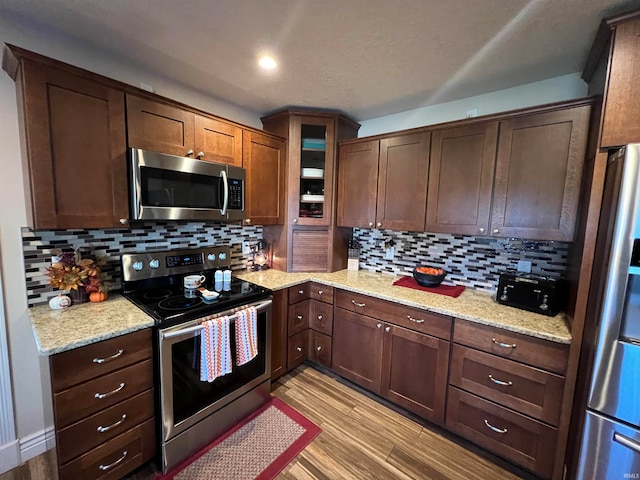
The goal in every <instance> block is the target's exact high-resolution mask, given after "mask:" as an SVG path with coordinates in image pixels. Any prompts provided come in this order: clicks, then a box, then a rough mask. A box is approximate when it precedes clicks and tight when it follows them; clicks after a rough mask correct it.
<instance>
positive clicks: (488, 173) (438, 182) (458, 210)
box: [425, 122, 498, 235]
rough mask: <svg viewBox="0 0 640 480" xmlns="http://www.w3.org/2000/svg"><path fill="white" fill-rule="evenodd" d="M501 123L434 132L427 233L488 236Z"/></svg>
mask: <svg viewBox="0 0 640 480" xmlns="http://www.w3.org/2000/svg"><path fill="white" fill-rule="evenodd" d="M497 141H498V122H490V123H482V124H479V125H467V126H464V127H457V128H449V129H446V130H438V131H435V132H433V134H432V137H431V159H430V167H429V196H428V200H427V217H426V226H425V230H426V231H428V232H442V233H458V234H462V235H486V234H487V233H488V229H489V211H490V208H491V192H492V187H493V172H494V166H495V158H496V146H497Z"/></svg>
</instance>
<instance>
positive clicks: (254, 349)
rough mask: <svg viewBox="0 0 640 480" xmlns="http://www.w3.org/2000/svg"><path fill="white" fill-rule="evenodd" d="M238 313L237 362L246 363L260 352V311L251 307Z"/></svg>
mask: <svg viewBox="0 0 640 480" xmlns="http://www.w3.org/2000/svg"><path fill="white" fill-rule="evenodd" d="M236 315H237V316H236V364H237V365H244V364H245V363H248V362H250V361H251V360H253V358H254V357H255V356H256V355H257V354H258V311H257V310H256V308H255V307H249V308H245V309H244V310H240V311H239V312H238V313H237V314H236Z"/></svg>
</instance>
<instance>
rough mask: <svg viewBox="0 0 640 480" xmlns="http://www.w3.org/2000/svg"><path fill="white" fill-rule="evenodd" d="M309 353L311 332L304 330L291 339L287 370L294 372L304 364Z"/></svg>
mask: <svg viewBox="0 0 640 480" xmlns="http://www.w3.org/2000/svg"><path fill="white" fill-rule="evenodd" d="M308 352H309V330H303V331H302V332H300V333H297V334H295V335H293V336H291V337H289V348H288V354H287V369H288V370H293V369H294V368H296V367H297V366H298V365H300V364H302V362H304V361H305V360H306V358H307V355H308Z"/></svg>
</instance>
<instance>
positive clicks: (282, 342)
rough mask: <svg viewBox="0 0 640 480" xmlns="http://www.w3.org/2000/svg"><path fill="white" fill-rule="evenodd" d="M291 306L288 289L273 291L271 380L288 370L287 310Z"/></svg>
mask: <svg viewBox="0 0 640 480" xmlns="http://www.w3.org/2000/svg"><path fill="white" fill-rule="evenodd" d="M288 307H289V301H288V291H287V289H286V288H285V289H282V290H276V291H275V292H273V313H272V321H271V323H272V339H271V381H274V380H276V379H277V378H278V377H280V376H281V375H283V374H284V373H285V372H286V371H287V349H288V341H287V340H288V338H287V310H288Z"/></svg>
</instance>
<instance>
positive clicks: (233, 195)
mask: <svg viewBox="0 0 640 480" xmlns="http://www.w3.org/2000/svg"><path fill="white" fill-rule="evenodd" d="M243 187H244V182H243V181H242V180H238V179H236V178H230V179H229V205H228V208H230V209H231V210H242V209H243V205H242V200H243V199H242V192H243V190H244V188H243Z"/></svg>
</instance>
